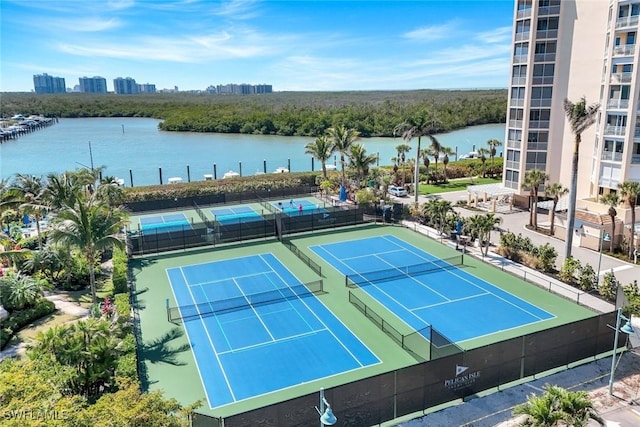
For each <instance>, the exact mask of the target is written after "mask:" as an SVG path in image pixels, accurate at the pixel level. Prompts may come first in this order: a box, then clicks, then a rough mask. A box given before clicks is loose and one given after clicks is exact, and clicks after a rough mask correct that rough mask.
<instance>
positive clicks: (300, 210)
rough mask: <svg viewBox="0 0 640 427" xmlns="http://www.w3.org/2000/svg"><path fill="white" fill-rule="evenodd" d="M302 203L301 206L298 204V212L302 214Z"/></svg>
mask: <svg viewBox="0 0 640 427" xmlns="http://www.w3.org/2000/svg"><path fill="white" fill-rule="evenodd" d="M302 209H303V208H302V203H300V206H298V212H299V213H300V215H302Z"/></svg>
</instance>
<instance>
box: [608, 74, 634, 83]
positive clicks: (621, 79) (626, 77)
mask: <svg viewBox="0 0 640 427" xmlns="http://www.w3.org/2000/svg"><path fill="white" fill-rule="evenodd" d="M632 77H633V75H632V73H613V74H611V81H610V82H611V83H612V84H615V83H630V82H631V78H632Z"/></svg>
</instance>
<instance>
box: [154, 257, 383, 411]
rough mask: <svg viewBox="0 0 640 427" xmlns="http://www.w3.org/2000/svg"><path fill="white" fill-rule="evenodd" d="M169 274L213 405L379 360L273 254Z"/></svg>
mask: <svg viewBox="0 0 640 427" xmlns="http://www.w3.org/2000/svg"><path fill="white" fill-rule="evenodd" d="M167 275H168V277H169V280H170V282H171V287H172V289H173V293H174V296H175V298H176V301H177V303H178V306H181V307H184V308H181V309H180V312H181V315H182V316H183V318H184V326H185V329H186V331H187V335H188V337H189V341H190V343H191V347H192V350H193V353H194V356H195V359H196V364H197V366H198V370H199V373H200V376H201V378H202V383H203V385H204V388H205V392H206V394H207V399H208V400H209V405H210V407H211V408H215V407H218V406H222V405H225V404H229V403H233V402H237V401H240V400H243V399H249V398H252V397H255V396H259V395H262V394H265V393H270V392H274V391H277V390H280V389H283V388H286V387H291V386H295V385H298V384H300V383H302V382H308V381H313V380H317V379H320V378H324V377H327V376H330V375H336V374H340V373H343V372H347V371H351V370H354V369H359V368H363V367H365V366H369V365H372V364H376V363H379V362H380V361H379V359H378V358H377V357H376V356H375V355H374V354H373V353H372V352H371V351H370V350H369V349H368V348H367V347H366V346H365V345H364V344H363V343H362V342H361V341H360V340H359V339H358V338H357V337H356V336H355V335H353V333H351V331H350V330H349V329H347V327H346V326H345V325H344V324H343V323H342V322H341V321H340V320H338V319H337V318H336V317H335V316H334V315H333V313H331V311H329V309H327V308H326V307H325V306H324V304H322V302H321V301H320V300H319V299H318V298H317V297H316V296H315V295H314V294H311V293H309V292H308V291H307V292H301V291H300V289H302V288H303V286H302V285H301V282H300V281H299V280H298V279H296V277H295V276H294V275H293V274H292V273H291V272H290V271H289V270H288V269H287V268H286V267H285V266H284V265H283V264H281V263H280V261H279V260H278V259H277V258H276V257H275V256H274V255H272V254H261V255H253V256H248V257H242V258H235V259H228V260H223V261H215V262H210V263H205V264H196V265H189V266H183V267H176V268H170V269H167ZM264 295H267V297H264ZM257 296H260V297H257ZM256 300H257V301H258V303H254V302H255V301H256ZM250 301H251V302H252V303H253V305H248V304H249V302H250ZM242 303H244V305H242ZM194 311H195V315H194Z"/></svg>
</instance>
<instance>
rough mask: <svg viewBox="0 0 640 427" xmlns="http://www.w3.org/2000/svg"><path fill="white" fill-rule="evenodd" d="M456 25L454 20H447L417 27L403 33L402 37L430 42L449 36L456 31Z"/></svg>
mask: <svg viewBox="0 0 640 427" xmlns="http://www.w3.org/2000/svg"><path fill="white" fill-rule="evenodd" d="M456 27H457V25H456V24H455V23H454V22H448V23H446V24H441V25H432V26H429V27H422V28H418V29H416V30H413V31H409V32H408V33H404V34H403V35H402V37H404V38H406V39H409V40H414V41H421V42H430V41H434V40H440V39H444V38H447V37H450V36H451V34H452V33H453V32H455V31H456Z"/></svg>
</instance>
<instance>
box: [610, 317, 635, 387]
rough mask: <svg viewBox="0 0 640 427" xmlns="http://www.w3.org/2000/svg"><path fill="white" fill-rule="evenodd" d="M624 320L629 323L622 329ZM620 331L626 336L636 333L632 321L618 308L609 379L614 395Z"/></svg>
mask: <svg viewBox="0 0 640 427" xmlns="http://www.w3.org/2000/svg"><path fill="white" fill-rule="evenodd" d="M622 319H624V320H626V321H627V323H625V325H624V326H623V327H622V328H621V327H620V321H621V320H622ZM620 331H622V332H624V333H625V334H633V333H634V332H635V331H634V330H633V327H632V326H631V321H630V320H629V319H627V318H626V317H624V316H623V315H622V308H618V311H617V316H616V333H615V334H614V336H613V356H612V357H611V376H610V377H609V394H610V395H613V373H614V372H615V369H616V353H617V351H618V334H619V333H620Z"/></svg>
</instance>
